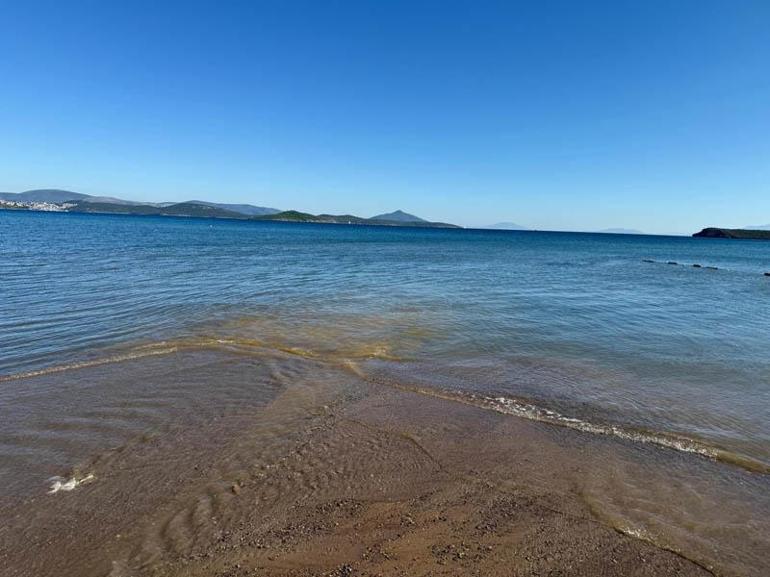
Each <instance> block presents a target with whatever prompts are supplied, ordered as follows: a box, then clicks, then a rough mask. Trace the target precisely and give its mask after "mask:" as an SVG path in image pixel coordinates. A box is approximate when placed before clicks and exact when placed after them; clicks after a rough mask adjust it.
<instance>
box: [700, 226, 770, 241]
mask: <svg viewBox="0 0 770 577" xmlns="http://www.w3.org/2000/svg"><path fill="white" fill-rule="evenodd" d="M693 236H694V237H696V238H737V239H746V240H770V230H748V229H743V228H716V227H709V228H704V229H703V230H701V231H700V232H696V233H695V234H694V235H693Z"/></svg>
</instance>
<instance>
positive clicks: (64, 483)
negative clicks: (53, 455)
mask: <svg viewBox="0 0 770 577" xmlns="http://www.w3.org/2000/svg"><path fill="white" fill-rule="evenodd" d="M95 478H96V477H95V476H94V474H93V473H89V474H88V475H86V476H85V477H81V478H80V479H78V478H77V477H72V478H71V479H65V478H64V477H51V478H50V479H48V481H49V482H50V483H51V488H50V489H49V491H48V494H49V495H53V494H54V493H58V492H59V491H72V490H73V489H76V488H77V487H79V486H80V485H84V484H85V483H90V482H91V481H93V480H94V479H95Z"/></svg>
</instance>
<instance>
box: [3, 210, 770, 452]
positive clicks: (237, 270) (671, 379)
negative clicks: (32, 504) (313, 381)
mask: <svg viewBox="0 0 770 577" xmlns="http://www.w3.org/2000/svg"><path fill="white" fill-rule="evenodd" d="M0 251H1V252H2V259H1V260H0V279H2V282H1V283H0V343H1V347H2V349H1V350H2V354H0V375H2V377H0V378H2V379H4V381H5V384H4V385H3V386H2V392H1V393H0V394H1V395H2V397H3V398H13V396H14V395H15V394H23V391H24V387H25V385H24V383H23V381H19V380H16V379H14V375H18V374H20V373H26V372H30V371H39V370H41V369H43V370H44V369H51V368H55V367H60V366H63V365H64V366H66V365H68V364H73V363H75V364H76V363H82V362H86V361H89V360H93V359H100V358H103V357H110V356H115V355H117V356H121V355H125V354H133V353H134V352H135V351H134V349H135V347H136V346H137V345H142V344H145V345H147V344H149V345H152V346H158V345H157V343H158V342H159V341H160V342H163V341H168V342H171V343H172V345H171V346H174V345H173V343H178V342H180V341H181V342H182V343H185V342H187V343H189V342H190V341H193V342H200V341H201V340H203V341H205V339H214V340H216V339H219V338H234V339H242V340H246V341H248V342H257V341H258V342H261V343H263V344H266V345H268V346H278V347H294V348H297V349H301V348H304V350H306V351H309V352H311V353H312V354H329V355H334V356H337V357H339V358H343V357H351V358H361V357H365V356H373V357H378V358H386V359H387V358H390V359H391V360H396V359H403V360H408V361H410V363H411V366H412V368H411V369H410V370H411V371H412V372H416V373H419V372H420V371H421V370H422V371H424V372H425V373H426V375H428V376H429V377H430V376H431V375H433V377H430V378H434V383H433V384H436V385H439V386H449V387H451V388H452V389H462V390H469V391H482V392H487V393H489V394H493V395H496V396H502V397H506V398H507V397H510V398H511V399H513V400H526V401H527V402H530V403H533V404H535V405H538V406H543V407H545V408H548V409H552V410H557V411H558V412H559V413H560V414H563V415H565V416H566V417H575V418H580V419H583V420H585V421H588V422H593V421H600V422H601V423H610V424H613V425H620V426H630V427H634V428H636V429H643V430H649V431H659V432H663V433H671V434H676V435H682V436H685V437H689V438H693V439H697V440H699V441H702V442H703V443H705V444H709V445H713V446H715V447H718V448H720V449H722V450H725V451H730V452H733V453H735V454H737V455H739V456H740V457H745V458H747V459H749V460H751V461H756V462H757V463H759V464H760V465H770V427H768V425H767V423H768V420H769V419H770V354H768V350H770V278H768V277H764V276H763V275H762V273H763V272H764V271H767V270H770V243H764V242H750V241H722V240H709V239H692V238H675V237H646V236H626V235H622V236H616V235H597V234H571V233H529V232H505V231H503V232H500V231H463V230H418V229H404V228H386V227H351V226H334V225H328V226H327V225H294V224H279V223H247V222H238V221H212V220H205V219H177V218H156V217H146V218H145V217H122V216H100V215H70V214H46V213H20V212H11V211H0ZM645 260H652V261H654V262H645ZM669 261H675V262H677V263H680V264H677V265H670V264H666V263H667V262H669ZM693 264H700V265H702V266H703V267H704V268H694V267H692V265H693ZM707 266H715V267H718V270H712V269H707V268H705V267H707ZM160 346H161V347H162V345H160Z"/></svg>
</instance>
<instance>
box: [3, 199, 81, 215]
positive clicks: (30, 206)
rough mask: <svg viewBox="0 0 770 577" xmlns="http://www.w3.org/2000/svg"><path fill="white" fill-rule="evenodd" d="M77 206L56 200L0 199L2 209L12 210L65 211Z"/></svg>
mask: <svg viewBox="0 0 770 577" xmlns="http://www.w3.org/2000/svg"><path fill="white" fill-rule="evenodd" d="M73 206H75V205H74V204H72V203H68V202H63V203H54V202H37V201H34V202H21V201H17V200H2V199H0V209H2V208H5V209H12V210H39V211H43V212H65V211H66V210H67V209H68V208H71V207H73Z"/></svg>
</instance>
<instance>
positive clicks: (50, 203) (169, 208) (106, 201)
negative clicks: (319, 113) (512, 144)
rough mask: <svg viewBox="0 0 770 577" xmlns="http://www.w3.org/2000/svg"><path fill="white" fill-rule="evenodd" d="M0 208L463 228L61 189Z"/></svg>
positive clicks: (7, 201) (3, 199)
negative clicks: (143, 200)
mask: <svg viewBox="0 0 770 577" xmlns="http://www.w3.org/2000/svg"><path fill="white" fill-rule="evenodd" d="M0 209H6V210H25V211H39V212H68V213H87V214H122V215H130V216H178V217H195V218H222V219H237V220H259V221H277V222H305V223H316V224H359V225H372V226H407V227H421V228H462V227H461V226H458V225H456V224H450V223H446V222H433V221H429V220H425V219H422V218H420V217H418V216H415V215H413V214H409V213H406V212H403V211H401V210H397V211H395V212H391V213H387V214H381V215H376V216H373V217H371V218H365V217H360V216H355V215H351V214H343V215H334V214H317V215H316V214H310V213H306V212H300V211H297V210H279V209H274V208H267V207H261V206H254V205H250V204H221V203H213V202H207V201H200V200H190V201H186V202H178V203H138V202H132V201H127V200H123V199H119V198H111V197H97V196H90V195H87V194H83V193H78V192H72V191H67V190H58V189H40V190H29V191H26V192H21V193H9V192H5V193H0Z"/></svg>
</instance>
